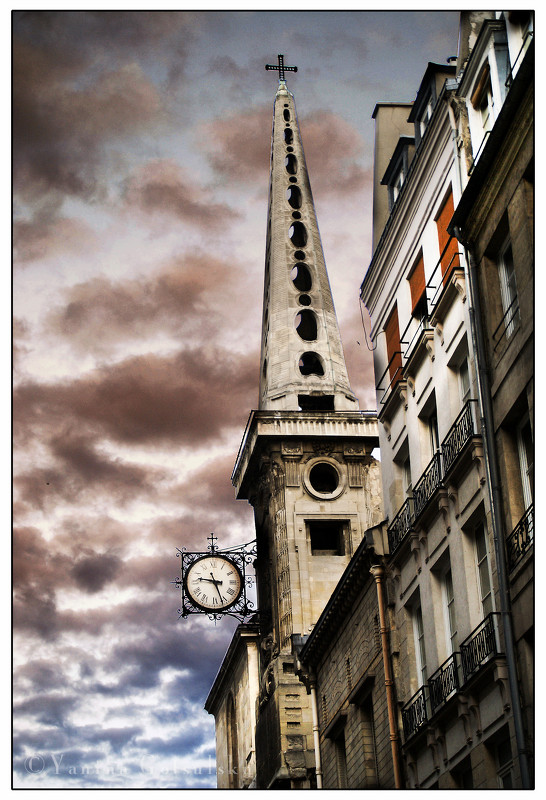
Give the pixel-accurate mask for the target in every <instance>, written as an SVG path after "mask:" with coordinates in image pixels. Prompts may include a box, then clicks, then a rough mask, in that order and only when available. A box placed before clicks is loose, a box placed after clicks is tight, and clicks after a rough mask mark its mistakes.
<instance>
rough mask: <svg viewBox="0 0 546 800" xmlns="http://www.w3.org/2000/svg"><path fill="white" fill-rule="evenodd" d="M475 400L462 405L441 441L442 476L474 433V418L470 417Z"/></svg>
mask: <svg viewBox="0 0 546 800" xmlns="http://www.w3.org/2000/svg"><path fill="white" fill-rule="evenodd" d="M475 402H476V401H475V400H469V401H468V402H467V403H466V404H465V405H464V406H463V410H462V411H461V413H460V414H459V416H458V417H457V419H456V420H455V422H454V423H453V425H452V426H451V428H450V429H449V431H448V433H447V436H446V437H445V439H444V440H443V442H442V458H443V461H444V475H443V477H445V476H446V475H447V473H448V472H449V470H450V469H451V467H452V466H453V464H454V463H455V461H456V460H457V458H458V457H459V455H460V453H461V452H462V450H463V449H464V447H465V445H466V443H467V442H468V441H469V439H471V438H472V436H474V435H475V434H476V431H475V427H474V419H473V417H472V404H473V403H475Z"/></svg>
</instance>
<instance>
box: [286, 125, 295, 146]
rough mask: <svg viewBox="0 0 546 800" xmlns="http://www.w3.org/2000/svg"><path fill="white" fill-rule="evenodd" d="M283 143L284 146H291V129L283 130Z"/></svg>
mask: <svg viewBox="0 0 546 800" xmlns="http://www.w3.org/2000/svg"><path fill="white" fill-rule="evenodd" d="M284 141H285V143H286V144H292V142H293V141H294V134H293V132H292V128H285V129H284Z"/></svg>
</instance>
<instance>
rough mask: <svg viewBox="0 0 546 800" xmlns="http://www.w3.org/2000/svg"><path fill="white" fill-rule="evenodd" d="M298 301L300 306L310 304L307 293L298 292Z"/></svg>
mask: <svg viewBox="0 0 546 800" xmlns="http://www.w3.org/2000/svg"><path fill="white" fill-rule="evenodd" d="M298 302H299V304H300V305H301V306H310V305H311V298H310V297H309V295H308V294H300V296H299V297H298Z"/></svg>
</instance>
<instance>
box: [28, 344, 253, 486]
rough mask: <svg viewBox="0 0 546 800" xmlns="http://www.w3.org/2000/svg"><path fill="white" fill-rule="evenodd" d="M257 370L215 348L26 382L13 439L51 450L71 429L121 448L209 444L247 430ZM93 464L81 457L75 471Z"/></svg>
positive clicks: (248, 360)
mask: <svg viewBox="0 0 546 800" xmlns="http://www.w3.org/2000/svg"><path fill="white" fill-rule="evenodd" d="M256 363H257V357H256V355H255V354H252V355H250V356H240V355H237V354H235V353H233V352H231V351H226V350H224V349H222V348H221V347H218V346H212V347H211V348H206V347H204V348H203V350H202V351H199V350H193V351H191V352H180V353H177V354H175V355H173V356H170V357H161V356H157V355H147V356H135V357H131V358H127V359H126V360H124V361H122V362H120V363H117V364H113V365H112V366H107V367H102V368H99V369H97V370H94V371H92V372H90V373H88V374H86V375H85V376H84V377H82V378H79V379H76V380H74V381H63V382H60V383H57V384H42V383H37V382H36V381H30V380H29V381H26V382H25V383H22V384H21V385H20V386H19V387H18V388H17V389H16V390H15V394H14V408H15V435H16V439H18V440H20V441H22V442H23V443H24V442H25V441H28V440H30V439H31V438H32V436H33V435H34V434H35V435H37V436H39V437H40V438H41V439H43V438H44V436H45V437H46V438H47V439H49V440H50V441H52V443H53V445H54V441H55V440H54V437H56V436H57V435H59V434H60V433H61V432H63V431H64V430H66V429H68V427H69V425H70V424H74V425H75V426H76V429H77V427H78V426H79V428H80V430H81V431H82V435H83V431H85V432H86V433H85V435H86V436H87V435H88V433H89V435H91V432H92V433H93V434H94V435H96V436H97V437H99V438H105V439H108V440H110V441H115V442H119V443H124V444H147V445H152V446H153V445H159V444H161V445H163V446H166V447H179V446H180V445H192V444H196V443H200V444H202V443H204V442H208V441H211V440H212V441H214V440H217V439H218V437H220V436H221V435H222V433H223V431H224V430H225V429H226V428H229V427H231V426H233V425H241V426H242V425H244V422H245V418H246V414H247V410H248V409H249V408H251V407H252V406H253V405H254V402H253V401H254V396H255V391H256ZM220 398H221V400H222V402H221V403H219V399H220ZM54 446H55V445H54ZM57 446H58V445H57ZM60 455H62V453H60ZM90 456H91V459H92V454H90V453H89V450H88V451H87V452H83V451H82V461H80V463H79V466H80V468H83V462H84V460H85V457H87V458H90ZM64 457H65V458H66V457H67V453H65V454H64ZM87 466H89V465H87ZM102 467H103V468H109V467H105V465H104V463H102ZM110 467H111V465H110ZM135 477H136V476H135ZM142 478H144V474H142Z"/></svg>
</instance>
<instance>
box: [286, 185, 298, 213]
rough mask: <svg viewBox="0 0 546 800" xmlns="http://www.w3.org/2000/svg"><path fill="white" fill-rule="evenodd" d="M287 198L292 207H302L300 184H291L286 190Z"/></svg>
mask: <svg viewBox="0 0 546 800" xmlns="http://www.w3.org/2000/svg"><path fill="white" fill-rule="evenodd" d="M286 199H287V200H288V202H289V204H290V205H291V206H292V208H301V191H300V188H299V186H289V187H288V189H287V190H286Z"/></svg>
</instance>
